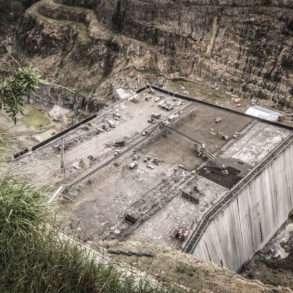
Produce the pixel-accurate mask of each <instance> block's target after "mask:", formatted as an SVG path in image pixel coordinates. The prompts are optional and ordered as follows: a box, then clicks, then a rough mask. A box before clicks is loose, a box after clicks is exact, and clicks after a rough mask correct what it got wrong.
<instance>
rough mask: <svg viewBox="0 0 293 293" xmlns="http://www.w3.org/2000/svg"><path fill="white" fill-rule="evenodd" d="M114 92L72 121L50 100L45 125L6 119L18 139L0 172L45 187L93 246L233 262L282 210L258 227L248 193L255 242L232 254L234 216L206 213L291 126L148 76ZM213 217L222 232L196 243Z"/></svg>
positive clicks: (264, 159) (264, 160)
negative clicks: (142, 83) (155, 248)
mask: <svg viewBox="0 0 293 293" xmlns="http://www.w3.org/2000/svg"><path fill="white" fill-rule="evenodd" d="M115 95H116V97H115V100H116V102H115V103H113V104H112V105H110V106H108V107H106V108H104V109H103V110H101V111H99V112H98V113H95V114H91V115H89V116H88V117H87V118H86V119H84V120H82V121H80V122H78V123H77V124H73V125H72V124H71V125H70V123H69V121H70V118H68V117H70V116H72V113H71V112H70V111H69V110H67V109H65V108H62V107H59V106H54V107H53V109H51V110H50V111H49V115H48V117H49V118H48V117H47V119H49V120H48V121H45V122H44V121H43V124H44V125H43V126H48V125H50V127H47V128H46V129H45V130H44V129H42V131H41V130H40V129H38V131H36V130H35V131H32V132H31V133H29V132H27V130H25V129H21V130H20V129H17V127H16V126H14V127H11V130H10V132H11V133H13V131H14V132H15V131H16V130H17V131H18V140H19V141H18V144H15V141H14V145H16V146H18V147H20V146H22V147H23V146H26V147H25V148H22V149H19V150H18V151H15V153H14V154H13V158H12V159H11V160H10V161H9V162H6V163H3V164H4V165H3V164H2V165H3V166H4V167H2V174H4V173H5V172H7V169H8V170H9V171H8V174H12V175H14V176H17V177H20V178H22V179H25V180H29V181H30V182H31V183H32V184H34V185H36V186H38V187H41V188H46V190H48V194H49V196H48V203H49V204H56V206H57V218H58V223H60V226H61V227H62V230H63V231H64V232H65V233H66V234H67V235H68V236H70V237H73V238H75V239H78V240H79V241H80V242H82V243H87V244H89V245H91V246H93V247H94V246H95V243H97V242H98V241H101V240H112V239H118V240H132V241H141V242H148V243H152V244H158V245H163V246H168V247H172V248H177V249H181V250H184V251H186V252H189V253H193V254H195V255H196V256H198V257H199V258H200V259H204V260H206V261H211V262H214V263H217V264H218V265H222V266H223V265H224V266H227V267H230V268H232V269H234V270H237V269H239V268H240V267H241V266H242V265H243V264H244V263H245V262H246V261H248V259H249V258H250V257H252V255H253V254H254V253H255V252H256V250H258V249H260V248H261V246H262V245H264V244H265V242H267V240H268V237H271V236H272V235H273V234H274V233H276V231H277V230H278V229H279V227H280V225H282V224H283V222H284V221H285V220H286V218H287V216H288V214H287V215H286V213H280V215H281V214H282V216H280V219H279V220H278V223H277V224H276V225H271V226H270V228H269V229H266V228H264V227H262V223H261V222H260V224H259V223H258V221H256V218H255V215H254V212H257V213H260V212H261V213H263V214H265V213H266V211H268V209H265V208H264V207H263V206H258V205H257V201H256V203H254V204H253V202H252V207H251V209H252V210H250V211H249V213H248V214H249V215H250V216H251V217H254V223H256V224H255V225H256V226H257V229H258V231H257V232H255V231H246V232H247V235H246V236H245V235H242V236H241V237H242V239H241V241H242V242H243V237H246V240H247V239H248V240H247V241H248V242H251V243H252V244H253V245H252V248H251V249H252V250H251V251H249V252H248V254H247V255H245V257H242V258H240V259H238V260H237V261H236V263H235V259H236V258H237V257H236V256H237V255H236V252H235V251H234V250H239V249H241V245H240V246H236V243H237V240H235V239H234V237H236V236H235V235H236V234H237V233H234V232H235V231H233V230H231V229H230V228H229V225H232V226H233V225H235V221H233V220H231V218H230V219H228V220H227V221H228V222H229V225H228V224H227V225H225V227H224V226H223V222H221V221H219V220H217V219H214V217H216V215H217V213H219V211H220V212H221V213H224V210H225V209H227V203H228V199H229V200H230V201H231V197H232V196H234V195H235V194H236V195H237V194H238V193H237V192H236V191H235V190H236V189H239V187H241V186H242V185H243V184H247V182H252V181H253V180H254V179H253V178H254V177H255V176H256V177H257V176H258V174H259V171H257V170H263V169H264V167H263V166H264V165H265V164H268V162H269V164H270V160H271V159H272V158H275V157H278V156H279V153H277V155H276V152H277V151H279V152H280V148H285V146H286V147H287V146H288V145H289V146H290V145H291V141H292V130H291V128H290V127H288V126H284V125H282V124H279V123H278V122H272V120H273V119H267V118H268V117H269V116H268V117H265V118H266V119H264V118H263V117H264V116H262V117H261V116H259V117H257V115H255V117H254V116H253V115H249V114H245V113H243V112H238V111H235V110H231V109H228V108H227V109H226V108H224V107H221V106H217V105H213V104H209V103H207V102H203V101H201V100H198V99H195V98H191V97H187V96H183V95H180V94H176V93H174V92H170V91H166V90H164V89H161V88H159V87H155V86H147V87H145V88H143V89H140V90H138V91H137V92H136V93H135V92H130V91H126V90H122V89H118V90H117V91H116V93H115ZM258 110H259V109H258ZM262 110H263V111H264V108H263V109H262ZM44 111H45V112H46V110H44ZM250 111H251V109H250ZM252 114H253V113H252ZM265 114H266V115H269V114H270V112H263V115H265ZM269 118H270V117H269ZM3 119H4V118H3V117H2V120H3ZM50 119H51V120H50ZM4 123H5V121H4V120H3V122H2V124H4ZM69 125H70V126H69ZM23 127H24V126H22V128H23ZM20 131H22V132H23V133H25V136H24V137H22V136H21V135H20V134H19V133H20ZM7 135H9V134H7ZM11 139H12V134H11ZM8 141H9V140H8ZM36 141H37V142H38V144H36ZM33 142H35V143H33ZM284 164H290V163H289V162H284ZM4 169H5V171H4ZM285 169H286V167H285V166H283V170H285ZM277 175H278V174H277V173H275V174H273V173H271V174H270V176H274V177H275V176H277ZM292 175H293V173H290V174H289V175H288V176H291V177H290V178H291V182H292V178H293V177H292ZM285 177H286V176H285ZM290 178H287V179H288V180H289V181H290ZM287 185H288V184H285V186H287ZM289 185H290V184H289ZM266 186H267V187H266V188H267V189H268V185H266ZM259 188H260V189H261V188H263V187H259ZM275 188H278V187H275ZM283 188H284V187H283ZM291 188H292V186H291V185H290V186H289V187H288V189H289V190H291ZM267 192H268V191H267ZM252 193H253V191H252ZM231 195H232V196H231ZM266 196H268V194H266ZM290 196H292V194H291V195H290ZM253 197H256V195H255V194H253V195H252V197H251V200H252V201H253ZM290 202H293V201H290ZM285 205H286V206H288V204H287V203H285ZM290 205H291V203H290V204H289V206H288V209H289V208H290ZM235 213H236V212H235ZM240 214H241V212H240ZM245 216H247V214H245ZM237 217H239V218H241V215H237ZM259 217H260V218H262V217H264V218H265V217H267V216H266V215H264V216H262V215H261V216H259ZM213 221H218V225H220V227H218V228H217V229H218V233H221V234H223V235H225V237H226V238H225V239H224V240H223V239H218V238H217V237H216V236H215V235H216V233H213V237H212V238H213V239H212V240H211V241H210V242H209V241H208V240H207V239H205V240H204V241H205V242H204V243H200V240H201V238H202V237H205V233H207V232H208V230H209V227H210V224H211V223H213ZM252 226H253V225H252ZM252 226H251V227H252ZM252 228H253V227H252ZM227 229H228V230H227ZM234 229H236V228H235V227H234ZM259 229H260V230H259ZM226 230H227V232H224V231H226ZM240 230H241V229H240ZM252 230H253V229H252ZM260 231H261V232H260ZM254 233H257V234H262V236H261V238H260V239H259V241H257V240H256V238H253V236H252V238H253V239H252V240H251V241H250V240H249V239H250V237H251V236H250V234H251V235H254ZM257 237H259V236H257ZM216 241H220V242H221V243H222V244H225V246H227V247H226V254H227V256H225V252H223V251H221V252H220V253H219V252H218V251H217V252H215V255H216V256H213V255H212V254H213V253H212V251H211V250H212V248H211V247H209V246H212V247H214V250H217V249H216V248H215V247H216V246H219V247H220V246H221V245H219V243H217V242H216ZM229 241H230V242H231V243H232V244H231V243H230V242H229ZM228 242H229V243H230V244H229V243H228ZM244 242H245V241H244ZM227 243H228V244H227ZM233 244H235V247H233ZM229 245H230V247H229ZM231 245H232V246H231ZM245 247H246V249H247V247H249V245H247V246H245ZM204 250H205V251H204ZM231 251H232V252H231ZM234 253H235V254H234ZM230 257H232V259H233V261H229V258H230Z"/></svg>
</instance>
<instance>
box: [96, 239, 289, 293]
mask: <svg viewBox="0 0 293 293" xmlns="http://www.w3.org/2000/svg"><path fill="white" fill-rule="evenodd" d="M101 247H104V249H101ZM96 248H97V249H99V250H100V253H102V254H103V255H104V256H105V255H107V256H108V257H109V258H110V259H111V261H112V262H114V263H115V264H118V265H119V267H121V266H122V267H123V266H125V265H126V266H127V267H128V268H132V269H133V270H134V271H135V270H136V271H140V272H145V273H147V275H149V276H150V277H151V278H154V279H155V280H157V281H159V282H160V283H161V284H163V285H164V284H166V285H168V286H172V287H175V288H177V289H182V290H183V292H194V293H195V292H205V293H208V292H210V293H212V292H214V293H240V292H241V293H261V292H262V293H278V292H280V293H281V292H282V293H286V292H288V293H289V292H292V291H291V290H290V289H287V288H285V287H279V286H268V285H264V284H263V283H261V282H259V281H251V280H247V279H244V278H242V277H240V276H239V275H237V274H235V273H233V272H230V271H228V270H226V269H222V268H218V267H215V266H213V265H210V264H206V263H203V262H201V261H198V260H196V259H195V258H193V257H192V256H191V255H188V254H184V253H181V252H178V251H174V250H171V249H168V248H162V247H154V246H150V245H146V244H142V243H138V242H122V243H119V242H108V243H100V244H97V247H96Z"/></svg>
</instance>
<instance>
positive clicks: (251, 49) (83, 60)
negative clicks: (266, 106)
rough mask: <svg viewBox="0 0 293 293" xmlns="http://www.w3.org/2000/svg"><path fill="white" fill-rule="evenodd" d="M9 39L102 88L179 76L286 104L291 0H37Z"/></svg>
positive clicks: (41, 62)
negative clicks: (16, 38)
mask: <svg viewBox="0 0 293 293" xmlns="http://www.w3.org/2000/svg"><path fill="white" fill-rule="evenodd" d="M18 44H19V48H20V50H21V52H22V53H25V56H26V57H27V58H28V60H30V61H33V62H34V64H35V65H36V66H38V67H39V68H40V69H41V70H42V71H43V72H45V73H46V74H48V75H49V76H52V77H53V76H54V77H55V78H56V79H57V80H59V81H60V82H63V83H66V84H68V85H72V86H73V85H75V86H77V87H79V88H83V89H84V90H85V91H92V90H93V89H95V90H97V94H100V95H102V96H106V95H107V94H109V92H111V87H112V85H114V86H120V85H122V86H130V87H133V88H135V87H139V86H140V85H142V84H144V83H145V82H146V81H147V80H148V81H150V82H152V81H155V80H158V79H159V80H162V79H165V78H178V77H184V78H188V79H191V80H193V79H196V78H202V79H203V80H204V81H207V82H209V84H210V85H211V86H213V87H216V88H218V87H220V88H223V89H224V90H229V91H231V92H234V93H236V94H239V95H242V96H245V97H256V98H264V99H266V98H269V99H275V100H278V102H280V103H281V104H285V105H292V95H293V83H292V80H293V54H292V51H293V50H292V49H293V1H292V0H286V1H285V0H249V1H241V0H234V1H233V0H222V1H217V0H214V1H212V0H180V1H173V0H161V1H155V0H148V1H142V0H123V1H121V0H100V1H97V0H96V1H95V0H88V1H77V0H41V1H39V2H38V3H37V4H35V5H34V6H32V7H31V8H30V9H29V10H28V11H27V12H26V16H25V19H24V21H23V23H22V25H21V26H20V28H19V34H18ZM101 89H102V90H101Z"/></svg>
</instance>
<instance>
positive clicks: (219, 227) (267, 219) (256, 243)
mask: <svg viewBox="0 0 293 293" xmlns="http://www.w3.org/2000/svg"><path fill="white" fill-rule="evenodd" d="M232 192H234V195H233V197H232V199H231V200H230V201H228V202H227V203H226V204H225V206H223V207H222V208H221V210H220V211H218V212H217V213H215V215H214V216H213V217H211V219H210V220H209V221H208V225H206V226H205V229H204V232H202V233H201V234H200V237H199V239H193V243H194V245H193V247H192V249H191V251H189V252H191V253H192V254H194V255H195V256H196V257H197V258H199V259H202V260H205V261H209V262H213V263H216V264H218V265H220V266H226V267H228V268H230V269H232V270H235V271H236V270H238V269H240V268H241V266H242V265H243V264H244V263H246V262H247V261H248V260H250V258H251V257H252V256H253V255H254V254H255V252H257V251H258V250H260V249H261V248H262V247H263V246H264V245H265V244H266V243H267V242H268V241H269V240H270V238H272V236H273V235H274V234H275V233H276V232H277V230H278V229H279V228H280V227H281V225H282V224H283V223H284V222H285V221H286V220H287V218H288V214H289V212H290V211H291V210H292V209H293V144H292V139H291V140H289V141H288V143H287V144H286V146H285V147H283V148H282V149H281V150H280V151H279V153H277V154H274V157H271V158H270V159H269V160H268V161H267V162H266V164H265V165H264V166H263V167H262V168H261V170H260V171H259V172H257V174H255V175H254V176H252V178H251V180H250V181H248V182H244V183H242V184H241V186H240V187H239V188H238V189H236V190H234V191H232Z"/></svg>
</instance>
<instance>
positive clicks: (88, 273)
mask: <svg viewBox="0 0 293 293" xmlns="http://www.w3.org/2000/svg"><path fill="white" fill-rule="evenodd" d="M42 202H44V201H43V200H42V194H41V192H38V191H36V190H35V189H34V188H32V187H31V186H28V185H26V184H23V183H19V182H17V181H16V180H13V179H5V180H3V181H2V182H1V183H0V292H1V293H57V292H58V293H97V292H99V293H110V292H117V293H118V292H119V293H132V292H140V293H146V292H147V293H149V292H158V293H159V292H167V291H166V290H162V289H152V288H151V287H150V286H149V285H148V284H140V285H139V286H138V285H137V284H135V281H134V280H132V279H130V278H126V277H122V276H121V275H120V274H119V273H118V272H117V271H116V270H115V269H113V268H112V267H109V266H106V265H97V264H96V263H95V260H94V257H93V256H92V255H89V254H88V253H87V252H85V251H84V250H82V249H81V248H80V247H79V246H77V245H73V244H72V242H69V241H64V240H62V239H60V238H59V237H57V236H56V235H57V234H56V231H54V230H52V228H49V227H48V225H47V223H48V222H49V221H50V220H49V219H50V213H49V212H48V211H47V209H46V207H44V206H43V205H42ZM50 227H51V225H50ZM168 292H169V291H168Z"/></svg>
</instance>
